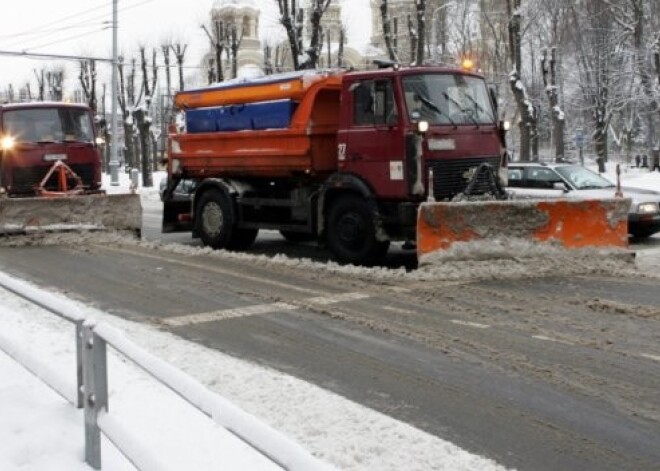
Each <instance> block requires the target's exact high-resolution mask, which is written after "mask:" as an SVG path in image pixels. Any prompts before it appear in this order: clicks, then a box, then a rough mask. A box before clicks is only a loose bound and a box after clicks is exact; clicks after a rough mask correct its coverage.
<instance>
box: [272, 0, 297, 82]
mask: <svg viewBox="0 0 660 471" xmlns="http://www.w3.org/2000/svg"><path fill="white" fill-rule="evenodd" d="M276 1H277V6H278V7H279V10H280V23H281V24H282V26H284V30H285V31H286V35H287V38H288V40H289V49H290V50H291V62H292V64H293V68H294V70H298V69H299V68H300V56H301V53H302V49H303V46H302V32H303V10H302V8H298V3H297V2H296V0H291V4H289V0H276Z"/></svg>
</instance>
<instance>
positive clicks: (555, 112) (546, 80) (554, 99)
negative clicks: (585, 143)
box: [541, 47, 565, 162]
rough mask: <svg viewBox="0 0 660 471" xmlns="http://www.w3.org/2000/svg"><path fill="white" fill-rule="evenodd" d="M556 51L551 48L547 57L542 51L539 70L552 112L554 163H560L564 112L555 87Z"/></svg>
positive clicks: (546, 53)
mask: <svg viewBox="0 0 660 471" xmlns="http://www.w3.org/2000/svg"><path fill="white" fill-rule="evenodd" d="M556 64H557V61H556V49H555V48H554V47H553V48H552V49H551V51H550V57H548V51H547V50H544V51H543V59H541V70H542V73H543V85H544V86H545V91H546V94H547V95H548V102H549V104H550V110H551V111H552V139H553V144H554V146H553V147H554V150H555V161H556V162H561V161H562V160H564V157H565V155H564V149H565V145H564V125H565V121H564V112H563V110H562V109H561V107H560V106H559V94H558V87H557V74H556Z"/></svg>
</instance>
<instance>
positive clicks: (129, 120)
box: [113, 57, 136, 167]
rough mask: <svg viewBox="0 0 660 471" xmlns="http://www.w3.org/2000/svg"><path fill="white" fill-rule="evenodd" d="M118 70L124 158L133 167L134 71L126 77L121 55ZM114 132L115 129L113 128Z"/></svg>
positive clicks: (118, 98)
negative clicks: (131, 82) (131, 83)
mask: <svg viewBox="0 0 660 471" xmlns="http://www.w3.org/2000/svg"><path fill="white" fill-rule="evenodd" d="M132 64H133V70H134V69H135V60H133V61H132ZM117 72H118V76H119V80H118V84H117V86H118V87H119V90H118V91H117V100H118V101H119V108H120V109H121V113H122V118H123V119H122V125H123V127H124V160H125V162H126V165H127V166H128V167H133V166H134V165H135V163H136V162H135V147H134V140H135V126H134V123H133V116H132V115H131V108H132V107H133V106H134V105H135V101H134V98H135V95H134V93H133V92H132V87H131V85H130V81H131V78H130V77H131V76H134V73H130V74H129V77H126V75H125V73H124V58H123V57H119V63H118V64H117ZM113 132H114V130H113Z"/></svg>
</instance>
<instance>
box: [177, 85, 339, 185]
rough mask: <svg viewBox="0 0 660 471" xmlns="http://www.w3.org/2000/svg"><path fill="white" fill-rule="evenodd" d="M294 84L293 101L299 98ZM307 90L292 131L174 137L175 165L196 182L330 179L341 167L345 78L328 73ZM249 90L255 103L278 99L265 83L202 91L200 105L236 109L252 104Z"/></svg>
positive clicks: (294, 118)
mask: <svg viewBox="0 0 660 471" xmlns="http://www.w3.org/2000/svg"><path fill="white" fill-rule="evenodd" d="M295 80H299V78H296V79H295ZM284 83H286V82H284V81H282V82H281V83H280V85H281V84H284ZM291 86H292V88H290V89H289V92H290V93H289V94H288V95H287V97H286V98H288V99H292V98H293V97H294V94H293V90H294V84H293V83H292V84H291ZM295 86H296V87H297V86H300V87H302V86H303V85H302V83H300V84H298V85H295ZM305 87H306V88H305V89H304V91H301V92H300V101H299V102H297V106H296V108H295V111H294V112H293V115H292V116H291V120H290V123H289V126H288V127H286V128H281V129H265V130H264V129H259V130H255V129H245V130H234V131H214V132H197V133H190V132H189V133H180V134H171V135H170V143H171V149H170V155H171V157H172V159H170V161H172V160H173V159H176V160H178V162H179V163H180V164H181V166H182V167H183V169H184V172H185V175H186V176H188V177H192V178H213V177H217V178H223V177H264V178H279V177H288V176H295V175H298V176H299V175H306V176H310V177H312V178H313V177H319V178H323V177H324V176H327V175H328V174H329V173H332V172H334V171H335V170H336V168H337V129H338V123H339V102H340V90H341V76H339V75H325V76H322V77H321V78H318V79H316V80H314V81H313V82H310V83H307V84H306V85H305ZM248 91H249V93H250V95H251V97H252V99H251V100H250V101H249V103H254V102H258V101H259V100H260V99H261V98H263V97H267V99H268V100H272V99H275V98H276V96H275V93H276V90H275V88H274V84H273V83H262V84H259V85H253V86H250V87H239V88H231V87H228V88H226V89H223V90H220V89H209V90H205V91H201V92H199V93H200V96H199V97H197V98H195V100H197V101H195V103H203V104H204V106H208V105H210V104H211V103H213V104H215V105H230V104H232V105H233V104H236V103H238V102H239V101H240V100H247V93H248ZM192 97H193V95H192V94H190V95H186V97H179V98H178V103H184V102H186V103H188V105H184V106H190V105H189V104H190V103H192V101H186V100H192V99H193V98H192ZM280 98H281V97H280Z"/></svg>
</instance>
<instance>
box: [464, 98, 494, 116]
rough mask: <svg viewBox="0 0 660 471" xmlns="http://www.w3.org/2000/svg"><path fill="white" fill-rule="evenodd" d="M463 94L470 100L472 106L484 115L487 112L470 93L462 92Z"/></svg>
mask: <svg viewBox="0 0 660 471" xmlns="http://www.w3.org/2000/svg"><path fill="white" fill-rule="evenodd" d="M463 96H465V97H466V98H467V99H468V100H470V101H471V102H472V103H473V104H474V107H475V108H476V109H477V111H479V112H480V113H483V114H486V115H487V114H488V113H487V111H486V110H485V109H484V107H483V106H481V105H480V104H479V102H478V101H477V100H475V99H474V97H473V96H472V95H470V94H469V93H463Z"/></svg>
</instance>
